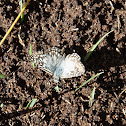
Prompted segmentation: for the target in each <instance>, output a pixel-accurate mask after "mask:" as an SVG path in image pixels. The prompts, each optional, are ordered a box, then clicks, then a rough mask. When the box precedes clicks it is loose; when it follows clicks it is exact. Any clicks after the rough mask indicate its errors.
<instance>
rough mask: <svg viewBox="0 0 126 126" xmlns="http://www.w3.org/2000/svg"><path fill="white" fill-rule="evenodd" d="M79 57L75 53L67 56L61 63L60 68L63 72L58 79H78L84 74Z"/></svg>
mask: <svg viewBox="0 0 126 126" xmlns="http://www.w3.org/2000/svg"><path fill="white" fill-rule="evenodd" d="M80 59H81V58H80V56H79V55H78V54H77V53H72V54H69V55H67V57H66V58H65V60H64V62H62V63H61V66H62V65H63V66H65V67H63V66H62V67H63V72H62V74H61V76H60V78H72V77H78V76H81V75H82V74H84V72H85V67H84V65H83V64H82V63H81V61H80Z"/></svg>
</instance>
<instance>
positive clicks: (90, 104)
mask: <svg viewBox="0 0 126 126" xmlns="http://www.w3.org/2000/svg"><path fill="white" fill-rule="evenodd" d="M94 95H95V87H94V88H93V90H92V93H91V96H90V99H89V107H92V104H93V102H94Z"/></svg>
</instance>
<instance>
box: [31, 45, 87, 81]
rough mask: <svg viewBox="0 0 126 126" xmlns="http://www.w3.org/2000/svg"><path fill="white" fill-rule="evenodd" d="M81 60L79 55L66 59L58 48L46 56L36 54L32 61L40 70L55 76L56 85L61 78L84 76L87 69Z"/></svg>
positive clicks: (52, 49) (54, 48)
mask: <svg viewBox="0 0 126 126" xmlns="http://www.w3.org/2000/svg"><path fill="white" fill-rule="evenodd" d="M80 59H81V58H80V56H79V55H78V54H77V53H72V54H69V55H67V56H66V57H65V54H63V53H62V52H61V50H60V49H58V48H56V47H52V48H50V49H49V50H48V51H47V52H46V53H44V54H43V52H36V53H34V54H33V55H32V57H31V61H32V62H33V63H34V64H35V65H36V66H38V68H40V69H42V70H43V71H45V72H47V73H48V74H50V75H53V78H54V82H56V83H57V82H58V81H59V78H72V77H77V76H81V75H82V74H84V72H85V67H84V65H83V64H82V63H81V61H80Z"/></svg>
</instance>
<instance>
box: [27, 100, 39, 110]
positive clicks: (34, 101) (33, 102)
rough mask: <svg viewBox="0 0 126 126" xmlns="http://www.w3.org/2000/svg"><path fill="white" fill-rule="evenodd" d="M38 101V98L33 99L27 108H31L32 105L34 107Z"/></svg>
mask: <svg viewBox="0 0 126 126" xmlns="http://www.w3.org/2000/svg"><path fill="white" fill-rule="evenodd" d="M36 101H37V98H35V99H32V100H31V101H30V102H29V103H28V104H27V106H26V108H31V107H33V106H34V104H35V103H36Z"/></svg>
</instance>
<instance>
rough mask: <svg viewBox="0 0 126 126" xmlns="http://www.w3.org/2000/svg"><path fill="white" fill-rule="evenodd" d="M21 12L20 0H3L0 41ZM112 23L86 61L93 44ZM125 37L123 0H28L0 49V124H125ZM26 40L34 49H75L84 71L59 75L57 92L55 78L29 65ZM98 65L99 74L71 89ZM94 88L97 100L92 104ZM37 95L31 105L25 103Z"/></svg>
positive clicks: (35, 50)
mask: <svg viewBox="0 0 126 126" xmlns="http://www.w3.org/2000/svg"><path fill="white" fill-rule="evenodd" d="M23 2H24V3H25V2H26V1H23ZM19 12H20V6H19V1H15V0H7V1H5V0H1V1H0V40H2V38H3V36H4V35H5V33H6V32H7V30H8V29H9V27H10V26H11V24H12V23H13V21H14V19H15V18H16V17H17V15H18V14H19ZM112 29H114V31H113V32H112V33H110V34H109V35H108V36H107V37H106V38H104V40H103V41H102V42H100V44H99V45H98V46H97V48H96V49H95V51H94V52H93V53H92V54H91V56H90V57H89V59H88V60H87V61H86V62H84V56H85V55H86V54H87V53H88V52H89V51H90V49H91V48H92V47H93V45H94V44H95V43H96V42H97V41H98V40H99V39H100V38H101V37H102V36H103V35H105V34H106V33H107V32H109V31H111V30H112ZM125 42H126V2H125V0H111V1H110V0H97V1H96V0H87V1H85V0H61V1H60V0H45V1H44V0H42V1H40V0H34V1H31V2H30V4H29V5H28V7H27V8H26V10H25V11H24V20H23V22H21V20H19V21H18V22H17V24H16V25H15V27H14V28H13V30H12V31H11V33H10V34H9V35H8V37H7V39H6V40H5V42H4V43H3V44H2V46H1V47H0V72H1V73H2V74H4V75H6V76H7V78H2V79H0V104H2V103H3V107H1V108H0V125H1V126H2V125H3V126H17V125H18V126H28V125H30V126H38V125H39V126H106V125H108V126H110V125H113V126H125V125H126V97H125V96H126V92H125V91H124V90H125V89H126V51H125V46H126V43H125ZM30 44H32V52H33V53H34V52H37V51H40V50H47V49H48V48H50V47H57V48H59V49H62V50H64V52H65V53H66V55H67V54H71V53H73V52H76V53H78V54H79V55H80V57H81V61H82V63H83V64H84V65H85V68H86V72H85V74H84V75H82V76H81V77H75V78H70V79H65V80H64V81H61V82H60V83H59V84H58V86H59V90H60V92H59V93H57V92H56V91H55V89H54V88H55V86H56V85H57V84H55V83H53V81H51V80H52V76H50V75H48V74H47V73H46V72H44V71H42V70H40V69H38V68H33V66H32V65H31V62H30V61H29V60H28V59H29V58H28V55H29V48H30ZM101 71H103V72H104V73H103V74H101V75H100V76H98V77H96V78H95V79H93V80H91V81H90V82H89V83H88V84H86V85H85V86H83V87H82V88H81V89H79V90H78V91H77V92H76V93H74V91H75V89H76V88H78V87H79V86H80V85H81V84H83V83H84V82H85V81H87V80H88V79H89V78H90V77H92V76H94V75H96V74H97V73H99V72H101ZM94 87H95V88H96V90H95V97H94V102H93V105H92V107H89V98H90V95H91V92H92V90H93V88H94ZM122 91H124V92H122ZM121 92H122V93H121ZM34 98H37V102H36V103H35V105H34V107H32V108H26V106H27V104H28V103H29V102H30V100H32V99H34Z"/></svg>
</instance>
